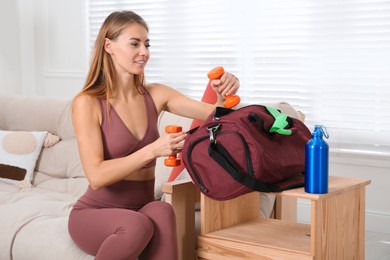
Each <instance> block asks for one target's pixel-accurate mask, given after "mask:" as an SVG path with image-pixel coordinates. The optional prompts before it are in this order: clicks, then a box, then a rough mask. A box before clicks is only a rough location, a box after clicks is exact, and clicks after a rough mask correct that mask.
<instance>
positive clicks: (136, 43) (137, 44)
mask: <svg viewBox="0 0 390 260" xmlns="http://www.w3.org/2000/svg"><path fill="white" fill-rule="evenodd" d="M130 45H131V47H134V48H138V47H139V42H132V43H130Z"/></svg>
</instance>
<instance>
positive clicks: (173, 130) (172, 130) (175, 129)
mask: <svg viewBox="0 0 390 260" xmlns="http://www.w3.org/2000/svg"><path fill="white" fill-rule="evenodd" d="M181 131H183V128H182V127H181V126H178V125H167V126H166V127H165V132H166V133H169V134H172V133H180V132H181Z"/></svg>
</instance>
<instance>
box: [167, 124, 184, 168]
mask: <svg viewBox="0 0 390 260" xmlns="http://www.w3.org/2000/svg"><path fill="white" fill-rule="evenodd" d="M181 131H182V127H181V126H177V125H167V126H166V127H165V132H166V133H168V134H169V133H180V132H181ZM180 163H181V160H180V159H177V158H176V154H171V155H169V156H168V158H166V159H165V160H164V164H165V166H171V167H174V166H179V165H180Z"/></svg>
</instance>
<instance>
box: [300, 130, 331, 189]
mask: <svg viewBox="0 0 390 260" xmlns="http://www.w3.org/2000/svg"><path fill="white" fill-rule="evenodd" d="M322 136H325V137H326V138H329V135H328V132H327V131H326V128H325V127H324V126H322V125H316V126H315V127H314V131H313V133H312V139H311V140H309V142H307V144H306V150H305V191H306V192H308V193H315V194H322V193H327V192H328V182H329V180H328V179H329V173H328V165H329V146H328V144H327V143H326V142H325V141H324V140H323V139H322Z"/></svg>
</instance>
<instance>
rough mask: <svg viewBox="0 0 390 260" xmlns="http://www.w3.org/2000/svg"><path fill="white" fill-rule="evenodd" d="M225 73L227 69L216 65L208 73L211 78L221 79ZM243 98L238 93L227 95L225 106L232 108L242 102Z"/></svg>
mask: <svg viewBox="0 0 390 260" xmlns="http://www.w3.org/2000/svg"><path fill="white" fill-rule="evenodd" d="M224 73H225V70H224V69H223V67H222V66H218V67H215V68H214V69H212V70H210V71H209V73H207V77H208V78H209V79H210V80H214V79H220V78H221V77H222V75H223V74H224ZM240 101H241V99H240V97H239V96H237V95H231V96H225V102H224V106H225V107H226V108H232V107H234V106H236V105H237V104H238V103H240Z"/></svg>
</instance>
